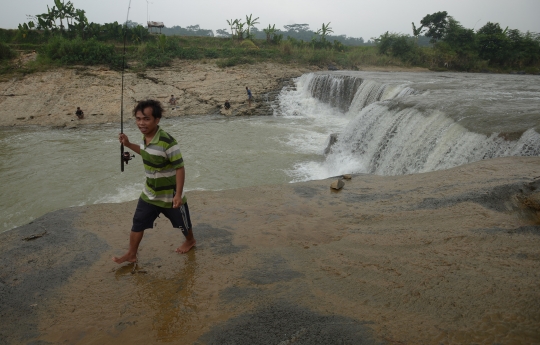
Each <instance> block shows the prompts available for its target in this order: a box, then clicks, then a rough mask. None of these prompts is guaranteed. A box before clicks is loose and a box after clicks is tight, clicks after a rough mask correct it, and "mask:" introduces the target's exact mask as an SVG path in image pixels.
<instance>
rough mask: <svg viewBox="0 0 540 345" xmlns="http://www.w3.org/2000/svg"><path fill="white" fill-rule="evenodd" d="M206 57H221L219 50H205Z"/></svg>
mask: <svg viewBox="0 0 540 345" xmlns="http://www.w3.org/2000/svg"><path fill="white" fill-rule="evenodd" d="M204 57H206V58H210V59H216V58H218V57H219V53H218V51H217V49H205V50H204Z"/></svg>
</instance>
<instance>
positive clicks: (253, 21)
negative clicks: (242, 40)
mask: <svg viewBox="0 0 540 345" xmlns="http://www.w3.org/2000/svg"><path fill="white" fill-rule="evenodd" d="M252 16H253V14H250V15H249V17H248V16H246V25H247V37H248V38H250V36H249V28H250V27H252V26H255V24H259V22H258V21H257V19H259V17H257V18H255V19H251V17H252Z"/></svg>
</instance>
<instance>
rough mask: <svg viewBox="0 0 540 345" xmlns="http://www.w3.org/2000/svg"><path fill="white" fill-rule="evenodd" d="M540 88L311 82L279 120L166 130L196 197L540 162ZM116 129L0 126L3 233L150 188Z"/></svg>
mask: <svg viewBox="0 0 540 345" xmlns="http://www.w3.org/2000/svg"><path fill="white" fill-rule="evenodd" d="M359 79H361V80H360V81H359ZM538 80H539V79H538V77H535V76H508V75H481V74H458V73H360V72H346V73H345V72H339V73H327V74H308V75H304V76H302V77H300V78H298V79H297V80H296V86H295V87H293V88H288V89H284V90H283V91H282V92H281V94H280V96H279V99H278V102H277V103H276V104H274V109H275V111H274V116H262V117H242V118H236V117H235V118H224V117H222V116H187V117H182V118H173V119H164V120H163V121H162V122H161V125H162V127H163V128H164V129H165V130H166V131H168V132H169V133H171V134H172V135H173V136H174V137H175V138H176V139H177V140H178V141H179V143H180V146H181V150H182V154H183V156H184V159H185V162H186V180H187V181H186V189H187V190H220V189H231V188H240V187H246V186H252V185H261V184H280V183H287V182H291V181H305V180H310V179H321V178H326V177H330V176H335V175H339V174H342V173H361V172H364V173H377V174H383V175H386V174H390V175H395V174H403V173H416V172H424V171H431V170H436V169H445V168H449V167H452V166H456V165H459V164H464V163H467V162H471V161H476V160H480V159H486V158H491V157H498V156H505V155H536V156H537V155H539V152H540V136H539V135H538V132H539V129H540V86H539V85H540V83H538ZM118 127H119V126H118V125H96V126H83V127H81V128H78V129H50V128H37V127H33V128H4V129H0V142H1V144H2V146H3V148H4V150H2V151H1V153H0V159H1V160H2V165H1V166H0V178H1V179H2V190H3V195H2V198H1V200H0V220H1V222H0V231H5V230H8V229H11V228H13V227H15V226H19V225H22V224H25V223H27V222H29V221H31V220H32V219H34V218H36V217H39V216H41V215H43V214H45V213H47V212H50V211H53V210H57V209H61V208H65V207H71V206H79V205H87V204H95V203H117V202H123V201H128V200H133V199H136V198H137V197H138V195H139V194H140V191H141V189H142V186H143V183H144V180H143V177H144V175H143V170H142V164H141V161H140V158H139V157H136V158H134V160H133V161H131V162H130V164H129V165H128V166H127V167H126V170H125V172H124V173H120V162H119V159H118V156H119V143H118V141H117V133H118ZM125 132H126V134H128V136H130V139H131V140H132V141H137V140H138V139H139V138H140V133H139V132H138V130H137V128H136V127H135V126H134V125H133V124H132V123H130V124H127V125H126V126H125ZM331 133H338V134H339V139H338V143H337V144H336V145H334V146H333V150H332V152H331V153H330V154H329V155H328V156H325V155H324V153H323V152H324V149H325V147H326V145H327V143H328V137H329V135H330V134H331ZM188 198H189V193H188ZM130 211H131V210H130Z"/></svg>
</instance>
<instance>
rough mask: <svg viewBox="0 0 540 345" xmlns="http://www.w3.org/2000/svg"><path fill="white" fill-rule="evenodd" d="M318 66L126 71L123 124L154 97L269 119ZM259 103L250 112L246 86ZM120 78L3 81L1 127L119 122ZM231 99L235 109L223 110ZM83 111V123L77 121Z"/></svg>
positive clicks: (192, 110)
mask: <svg viewBox="0 0 540 345" xmlns="http://www.w3.org/2000/svg"><path fill="white" fill-rule="evenodd" d="M361 69H362V70H366V71H375V70H377V71H387V72H398V71H403V70H407V71H424V69H403V68H399V67H391V66H390V67H369V66H366V67H361ZM316 70H319V68H318V67H310V68H307V67H300V66H295V65H282V64H275V63H258V64H254V65H241V66H235V67H231V68H226V69H222V68H218V67H217V66H216V65H215V63H213V62H208V63H201V62H190V61H176V62H175V63H174V64H173V65H172V66H171V67H167V68H158V69H153V70H148V71H146V72H144V73H130V72H127V73H126V74H125V76H124V121H129V120H130V119H131V113H130V112H131V109H133V106H134V104H135V102H136V101H138V100H142V99H146V98H156V99H159V100H161V101H162V102H164V103H166V102H167V101H168V99H169V98H170V95H175V97H176V98H178V107H177V108H176V109H174V110H172V109H171V107H168V108H167V113H166V116H168V117H172V116H182V115H198V114H213V113H222V114H223V115H257V114H261V113H262V114H267V113H268V112H269V110H268V109H265V107H264V105H265V102H264V101H265V100H266V99H267V97H268V96H269V95H270V97H271V96H272V93H274V94H275V93H276V92H277V91H279V90H281V88H282V86H283V82H285V81H287V80H289V79H290V78H293V77H298V76H300V75H302V74H304V73H307V72H310V71H316ZM246 86H249V87H250V89H251V91H252V93H253V95H254V97H255V102H254V103H253V105H252V108H248V107H247V96H246V90H245V87H246ZM120 96H121V75H120V73H119V72H117V71H112V70H109V69H106V68H103V67H82V66H81V67H75V68H69V69H67V68H63V69H57V70H54V71H50V72H44V73H35V74H31V75H27V76H24V77H18V78H11V79H10V80H4V81H0V105H1V107H0V119H2V126H17V125H43V126H59V127H73V126H77V125H79V124H95V123H111V122H120ZM227 99H229V100H230V103H231V110H229V111H227V112H225V111H224V110H222V106H223V104H224V103H225V100H227ZM77 107H81V109H83V111H84V113H85V118H84V119H83V120H81V121H79V120H78V119H77V117H76V116H75V111H76V109H77Z"/></svg>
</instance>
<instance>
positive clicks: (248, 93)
mask: <svg viewBox="0 0 540 345" xmlns="http://www.w3.org/2000/svg"><path fill="white" fill-rule="evenodd" d="M246 92H247V96H248V105H249V106H250V107H251V99H252V98H253V96H252V95H251V90H250V89H248V87H247V86H246Z"/></svg>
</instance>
